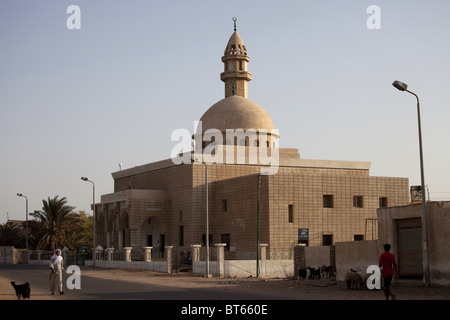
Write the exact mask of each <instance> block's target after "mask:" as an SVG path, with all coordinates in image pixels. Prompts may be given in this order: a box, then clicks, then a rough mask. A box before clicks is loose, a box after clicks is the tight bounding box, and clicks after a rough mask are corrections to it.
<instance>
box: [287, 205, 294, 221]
mask: <svg viewBox="0 0 450 320" xmlns="http://www.w3.org/2000/svg"><path fill="white" fill-rule="evenodd" d="M288 221H289V222H290V223H293V222H294V205H293V204H290V205H289V206H288Z"/></svg>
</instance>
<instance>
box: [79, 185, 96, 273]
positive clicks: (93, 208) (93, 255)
mask: <svg viewBox="0 0 450 320" xmlns="http://www.w3.org/2000/svg"><path fill="white" fill-rule="evenodd" d="M81 180H83V181H87V182H90V183H92V224H93V228H94V230H93V231H94V238H93V242H94V244H93V247H92V264H93V265H94V266H95V260H96V259H95V183H94V181H91V180H89V179H88V178H86V177H81Z"/></svg>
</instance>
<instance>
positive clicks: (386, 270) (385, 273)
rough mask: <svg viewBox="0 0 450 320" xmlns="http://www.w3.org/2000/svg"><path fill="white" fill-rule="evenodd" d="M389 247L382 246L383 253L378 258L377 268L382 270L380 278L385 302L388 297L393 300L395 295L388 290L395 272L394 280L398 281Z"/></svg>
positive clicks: (394, 262)
mask: <svg viewBox="0 0 450 320" xmlns="http://www.w3.org/2000/svg"><path fill="white" fill-rule="evenodd" d="M390 250H391V245H390V244H388V243H386V244H385V245H384V253H383V254H382V255H381V256H380V261H379V266H380V268H382V271H381V276H382V277H383V282H384V285H383V289H384V295H385V297H386V300H388V299H389V296H391V297H392V300H395V295H394V294H393V293H392V292H391V290H390V288H389V287H390V285H391V281H392V277H393V276H394V271H395V279H397V280H398V270H397V262H396V261H395V256H394V255H393V254H392V253H390V252H389V251H390Z"/></svg>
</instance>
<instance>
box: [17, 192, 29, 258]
mask: <svg viewBox="0 0 450 320" xmlns="http://www.w3.org/2000/svg"><path fill="white" fill-rule="evenodd" d="M17 195H18V196H19V197H22V198H25V199H26V208H25V210H26V211H25V213H26V222H25V228H26V231H25V232H26V234H25V248H26V259H25V261H26V263H27V264H28V198H27V197H26V196H24V195H23V194H21V193H18V194H17Z"/></svg>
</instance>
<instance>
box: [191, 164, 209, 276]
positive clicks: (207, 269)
mask: <svg viewBox="0 0 450 320" xmlns="http://www.w3.org/2000/svg"><path fill="white" fill-rule="evenodd" d="M196 160H197V159H194V158H191V163H194V162H197V161H196ZM197 163H201V164H203V165H204V166H205V216H206V236H205V242H206V277H207V278H209V208H208V166H207V165H206V162H197Z"/></svg>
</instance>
